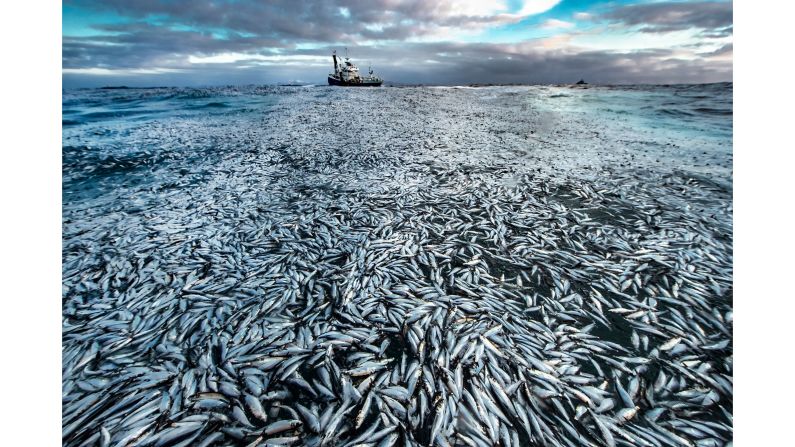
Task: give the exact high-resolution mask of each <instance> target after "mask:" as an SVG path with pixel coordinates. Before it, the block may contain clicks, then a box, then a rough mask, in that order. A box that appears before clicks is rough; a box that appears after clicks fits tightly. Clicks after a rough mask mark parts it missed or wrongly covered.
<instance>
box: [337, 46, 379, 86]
mask: <svg viewBox="0 0 795 447" xmlns="http://www.w3.org/2000/svg"><path fill="white" fill-rule="evenodd" d="M347 53H348V50H347V49H346V50H345V62H342V61H340V62H337V51H336V50H335V51H333V52H332V53H331V57H332V59H334V73H329V75H328V84H329V85H340V86H344V87H378V86H380V85H381V84H383V83H384V80H383V79H381V78H379V77H378V76H374V75H373V70H372V69H370V70H369V76H361V75H360V74H359V67H357V66H356V65H354V64H353V62H351V60H350V58H349V57H348V54H347Z"/></svg>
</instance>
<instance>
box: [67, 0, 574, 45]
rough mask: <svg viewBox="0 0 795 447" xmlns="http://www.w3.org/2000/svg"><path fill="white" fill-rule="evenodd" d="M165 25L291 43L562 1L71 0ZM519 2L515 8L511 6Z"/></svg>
mask: <svg viewBox="0 0 795 447" xmlns="http://www.w3.org/2000/svg"><path fill="white" fill-rule="evenodd" d="M65 3H66V4H67V5H69V6H72V7H78V8H84V9H89V10H101V11H111V12H114V13H116V14H120V15H123V16H128V17H132V18H135V19H139V20H143V19H152V18H156V19H157V20H159V21H160V22H162V24H164V25H175V24H179V25H185V26H193V27H199V28H210V29H212V28H222V29H226V30H232V31H235V32H238V33H245V34H253V35H256V36H260V37H266V38H270V39H277V40H284V41H291V42H309V41H311V42H327V43H330V42H341V41H355V40H361V39H372V40H394V39H407V38H412V37H417V38H421V37H423V36H428V35H436V34H439V33H440V32H444V33H448V34H449V33H451V32H464V33H467V32H472V31H473V30H474V31H477V30H482V29H485V28H486V27H490V26H498V25H505V24H510V23H517V22H519V21H521V20H523V19H524V18H527V17H529V16H531V15H535V14H540V13H542V12H545V11H547V10H549V9H551V8H552V7H554V6H555V5H557V4H558V3H560V0H524V1H521V2H519V3H518V7H517V6H516V5H515V4H516V2H507V1H505V0H498V1H482V0H326V1H322V2H317V1H302V0H270V1H236V0H173V1H168V2H163V1H157V0H139V1H130V0H65ZM512 6H513V7H512Z"/></svg>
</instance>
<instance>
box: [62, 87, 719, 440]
mask: <svg viewBox="0 0 795 447" xmlns="http://www.w3.org/2000/svg"><path fill="white" fill-rule="evenodd" d="M732 107H733V105H732V84H730V83H729V84H708V85H670V86H587V88H582V87H573V86H498V87H478V88H472V87H382V88H373V89H344V88H333V87H327V86H305V87H275V86H273V87H272V86H243V87H222V88H201V89H187V88H151V89H88V90H65V91H64V92H63V140H62V141H63V148H62V163H63V177H62V184H63V209H62V214H63V295H62V307H63V425H64V445H75V446H76V445H87V444H84V443H89V442H90V443H97V444H99V445H157V446H162V445H198V444H200V443H203V444H202V445H216V444H217V445H249V444H250V445H259V444H266V443H269V445H345V444H351V445H352V444H355V443H360V444H362V445H429V444H435V445H487V444H490V445H496V444H500V445H529V444H533V445H536V444H538V445H541V444H549V445H566V444H577V445H584V444H591V445H608V446H610V445H666V444H668V445H676V444H682V443H683V442H684V443H688V442H689V443H692V444H691V445H695V444H698V445H724V444H725V443H726V442H729V441H730V440H731V437H732V432H731V430H732V419H731V412H732V388H731V383H732V343H731V340H732V240H733V230H732V216H733V207H732V172H733V171H732V160H733V158H732Z"/></svg>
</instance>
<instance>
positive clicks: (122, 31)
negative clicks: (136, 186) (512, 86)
mask: <svg viewBox="0 0 795 447" xmlns="http://www.w3.org/2000/svg"><path fill="white" fill-rule="evenodd" d="M62 13H63V31H62V33H63V48H62V50H63V51H62V67H63V84H64V87H65V88H78V87H99V86H109V85H127V86H209V85H239V84H275V83H295V82H302V83H325V82H326V75H327V74H328V73H329V72H330V71H333V63H332V59H331V53H332V51H333V50H337V53H338V54H340V55H344V54H345V51H346V49H347V52H348V54H349V56H350V57H351V60H352V61H353V62H354V63H357V64H358V65H359V66H360V67H361V68H362V71H365V70H366V67H367V66H372V68H373V70H374V71H375V73H376V74H377V75H379V76H381V77H382V78H384V79H385V80H386V81H387V82H388V83H395V84H429V85H463V84H472V83H493V84H498V83H499V84H506V83H520V84H535V83H571V82H576V81H577V80H579V79H585V80H586V81H588V82H590V83H602V84H633V83H655V84H672V83H703V82H723V81H731V80H732V38H733V26H732V22H733V20H732V3H731V1H723V0H714V1H681V0H679V1H644V0H634V1H628V0H611V1H603V0H497V1H487V0H323V1H302V0H270V1H263V0H260V1H248V0H64V1H63V10H62Z"/></svg>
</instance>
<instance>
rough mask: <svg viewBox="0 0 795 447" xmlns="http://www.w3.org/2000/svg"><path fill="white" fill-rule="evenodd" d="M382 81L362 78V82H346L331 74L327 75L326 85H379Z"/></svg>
mask: <svg viewBox="0 0 795 447" xmlns="http://www.w3.org/2000/svg"><path fill="white" fill-rule="evenodd" d="M383 83H384V81H368V80H363V81H362V82H347V81H342V80H340V79H336V78H332V77H331V76H329V77H328V85H337V86H340V87H380V86H381V84H383Z"/></svg>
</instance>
